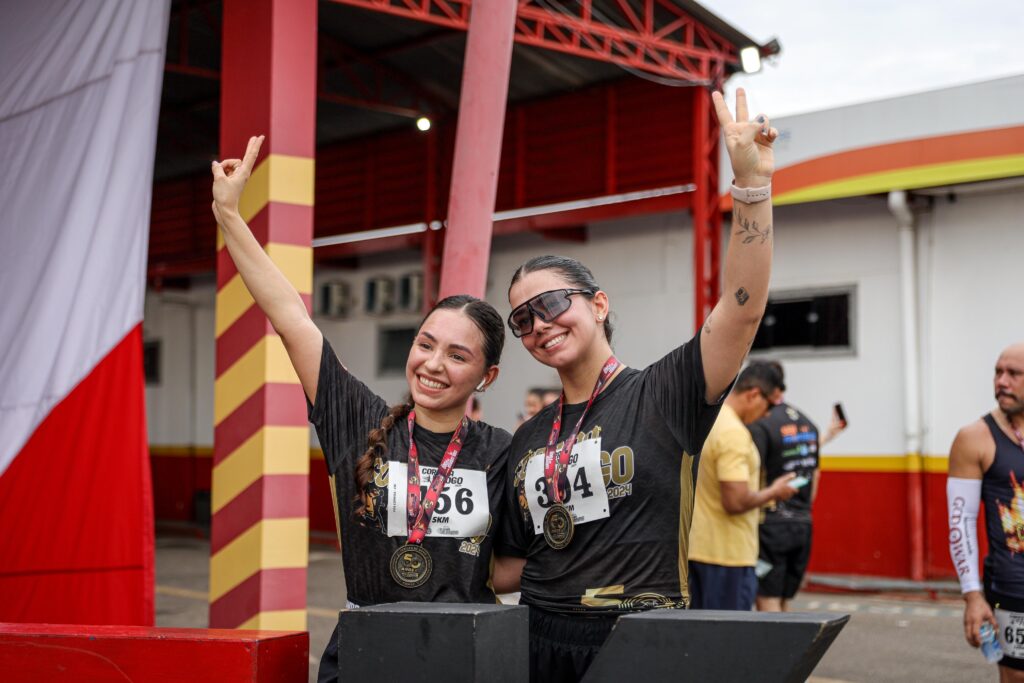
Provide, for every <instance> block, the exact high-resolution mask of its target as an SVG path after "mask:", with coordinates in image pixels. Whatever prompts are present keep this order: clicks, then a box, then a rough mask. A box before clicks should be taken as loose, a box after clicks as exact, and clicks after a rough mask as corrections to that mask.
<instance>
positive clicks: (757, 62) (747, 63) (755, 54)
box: [740, 45, 761, 74]
mask: <svg viewBox="0 0 1024 683" xmlns="http://www.w3.org/2000/svg"><path fill="white" fill-rule="evenodd" d="M740 63H741V64H742V65H743V72H744V73H748V74H753V73H757V72H758V71H760V70H761V50H760V49H759V48H758V47H757V46H756V45H751V46H750V47H745V48H743V49H742V50H740Z"/></svg>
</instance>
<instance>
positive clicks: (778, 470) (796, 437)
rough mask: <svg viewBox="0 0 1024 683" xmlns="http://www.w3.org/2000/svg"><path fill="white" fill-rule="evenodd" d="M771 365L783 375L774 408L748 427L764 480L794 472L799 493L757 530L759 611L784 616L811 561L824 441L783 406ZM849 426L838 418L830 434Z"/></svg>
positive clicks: (774, 507) (776, 506)
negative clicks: (778, 384) (813, 508)
mask: <svg viewBox="0 0 1024 683" xmlns="http://www.w3.org/2000/svg"><path fill="white" fill-rule="evenodd" d="M769 365H771V366H772V367H773V368H774V369H775V370H776V372H777V373H778V376H779V383H780V386H779V390H778V392H777V394H775V395H773V396H772V400H773V403H775V405H774V406H773V407H772V408H771V410H769V411H768V414H767V415H765V416H764V417H762V418H761V419H759V420H757V421H755V422H753V423H751V424H750V425H749V429H750V434H751V436H752V437H753V440H754V445H756V446H757V450H758V453H759V454H760V456H761V469H762V472H764V476H763V477H762V478H763V479H764V480H766V481H767V480H774V479H775V478H777V477H780V476H782V475H785V474H793V475H795V477H796V478H795V479H794V480H793V481H792V484H793V485H794V486H796V487H797V492H796V494H795V495H794V496H793V497H792V498H790V499H789V500H785V501H780V502H778V503H773V504H770V505H768V507H767V508H765V511H764V518H763V520H762V522H761V526H760V528H759V529H758V536H759V540H760V546H759V551H758V563H757V568H756V573H757V578H758V587H757V609H759V610H761V611H763V612H780V611H781V612H784V611H787V608H788V603H789V601H790V600H792V599H793V597H794V596H795V595H796V593H797V591H798V590H799V589H800V586H801V584H802V582H803V578H804V574H805V573H806V571H807V562H808V561H809V560H810V557H811V504H812V503H813V502H814V498H815V496H816V495H817V493H818V481H819V478H820V475H821V470H820V469H819V466H818V465H819V461H818V457H819V449H820V446H821V445H822V444H823V443H824V440H819V437H818V428H817V427H816V426H815V425H814V423H813V422H811V421H810V419H808V418H807V416H806V415H804V414H803V413H801V412H800V411H799V410H797V409H796V408H794V407H793V406H791V405H788V404H786V403H785V402H784V401H785V396H784V393H785V391H786V383H785V373H784V371H783V369H782V364H781V363H778V362H775V361H770V362H769ZM845 428H846V423H845V421H840V420H839V417H838V415H836V414H833V420H832V424H831V425H830V428H829V432H830V435H831V436H832V437H834V436H835V435H837V434H838V433H839V432H841V431H842V430H843V429H845Z"/></svg>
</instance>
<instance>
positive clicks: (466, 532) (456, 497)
mask: <svg viewBox="0 0 1024 683" xmlns="http://www.w3.org/2000/svg"><path fill="white" fill-rule="evenodd" d="M436 472H437V468H436V467H425V466H423V465H420V482H421V484H420V490H421V491H422V495H423V496H424V497H425V496H426V491H427V486H428V485H429V484H430V482H431V480H432V479H433V478H434V474H435V473H436ZM408 486H409V466H408V463H404V462H398V461H397V460H391V461H390V462H388V536H402V537H406V536H408V535H409V517H408V515H407V514H406V502H407V500H408V497H407V494H408ZM490 514H491V513H490V505H488V501H487V473H486V472H481V471H480V470H464V469H458V468H456V469H454V470H452V474H451V476H450V477H449V478H448V483H447V484H446V485H445V487H444V489H442V490H441V495H440V496H438V497H437V507H436V508H434V514H433V515H431V518H430V526H429V527H428V528H427V535H428V536H443V537H447V538H470V537H472V536H482V535H483V534H486V533H487V523H488V520H489V519H490Z"/></svg>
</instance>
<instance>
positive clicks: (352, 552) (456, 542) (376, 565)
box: [308, 338, 511, 606]
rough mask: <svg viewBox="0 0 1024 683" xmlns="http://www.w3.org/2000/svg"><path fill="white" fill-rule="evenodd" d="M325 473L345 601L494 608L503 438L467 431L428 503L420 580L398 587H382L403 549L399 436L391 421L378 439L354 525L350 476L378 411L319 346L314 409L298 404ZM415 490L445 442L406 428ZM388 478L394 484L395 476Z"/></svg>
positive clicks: (403, 459)
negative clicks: (416, 463)
mask: <svg viewBox="0 0 1024 683" xmlns="http://www.w3.org/2000/svg"><path fill="white" fill-rule="evenodd" d="M308 410H309V421H310V422H312V423H313V425H314V427H315V428H316V432H317V436H318V437H319V438H320V445H321V447H322V448H323V451H324V459H325V460H326V462H327V469H328V472H329V473H330V474H331V475H332V477H333V485H334V486H335V495H336V498H337V506H338V519H339V522H340V525H341V545H342V549H341V550H342V562H343V564H344V567H345V584H346V587H347V589H348V599H349V601H351V602H353V603H355V604H357V605H360V606H365V605H374V604H379V603H385V602H399V601H415V602H483V603H488V602H490V603H493V602H494V601H495V597H494V591H493V590H492V589H491V587H490V585H489V582H490V575H491V556H492V546H493V539H494V532H495V524H494V523H493V520H495V519H497V518H498V516H499V514H500V513H501V511H502V510H503V509H508V507H509V504H508V503H507V502H506V499H507V498H509V497H510V495H509V494H507V493H505V489H504V488H503V485H504V471H505V469H506V467H505V458H506V457H507V447H508V444H509V441H510V439H511V435H509V433H508V432H506V431H505V430H503V429H497V428H495V427H492V426H490V425H487V424H484V423H482V422H470V425H469V433H468V434H467V436H466V439H465V441H464V442H463V447H462V450H461V452H460V453H459V457H458V461H457V462H456V464H455V469H454V470H453V471H452V475H451V477H450V478H449V481H448V485H447V486H446V487H445V489H444V490H443V491H442V493H441V495H440V496H439V497H438V502H437V507H436V508H435V510H434V514H433V516H432V517H431V520H432V521H431V524H430V529H429V532H428V536H427V537H426V538H425V539H424V540H423V548H424V549H426V550H427V551H428V552H429V553H430V557H431V560H432V562H433V569H432V572H431V574H430V578H429V579H428V580H427V582H426V583H425V584H423V585H422V586H420V587H418V588H413V589H409V588H403V587H402V586H399V585H398V584H397V583H396V582H395V581H394V580H393V579H392V578H391V573H390V569H389V563H390V560H391V555H392V553H394V551H395V550H396V549H398V548H399V547H401V546H402V545H404V544H405V542H406V538H407V536H406V534H405V528H406V517H405V514H404V512H405V507H404V506H405V497H406V493H407V491H406V486H407V484H406V481H407V477H406V476H405V475H406V472H407V469H406V468H407V466H408V461H409V429H408V425H407V423H406V421H405V420H396V421H395V424H394V426H393V427H392V428H391V429H390V430H389V431H388V435H387V456H386V458H379V459H377V460H376V461H375V462H374V468H373V477H372V481H371V483H370V487H369V502H368V505H367V512H366V515H364V516H363V517H362V518H360V519H357V518H356V516H355V507H356V505H355V502H354V500H355V497H356V485H355V481H354V479H353V469H354V467H355V464H356V462H357V461H358V460H359V458H360V457H361V456H362V454H363V452H364V451H365V450H366V447H367V438H368V435H369V432H370V430H372V429H376V428H378V427H379V426H380V422H381V419H382V418H383V417H384V416H385V415H387V413H388V405H387V403H386V402H385V401H384V399H382V398H381V397H379V396H377V395H376V394H374V393H373V392H372V391H370V389H369V388H368V387H366V385H364V384H363V383H362V382H360V381H359V380H357V379H356V378H355V377H353V376H352V374H351V373H349V372H348V370H346V369H345V367H344V366H343V365H342V364H341V362H340V361H339V360H338V357H337V356H336V355H335V353H334V350H333V349H332V348H331V345H330V344H329V343H328V341H327V339H326V338H324V345H323V352H322V355H321V359H320V375H319V380H318V384H317V395H316V403H315V405H308ZM413 435H414V438H415V439H416V447H417V450H418V452H419V460H420V470H421V483H422V487H423V488H425V487H426V486H427V485H428V484H429V483H430V481H431V479H432V478H433V473H434V472H435V471H436V469H437V466H438V465H439V464H440V462H441V457H442V456H443V455H444V451H445V449H446V448H447V447H448V444H449V442H450V441H451V437H452V435H451V433H448V434H437V433H434V432H431V431H428V430H426V429H423V428H422V427H419V426H418V425H417V426H415V427H414V429H413ZM398 472H400V474H398V476H396V474H397V473H398Z"/></svg>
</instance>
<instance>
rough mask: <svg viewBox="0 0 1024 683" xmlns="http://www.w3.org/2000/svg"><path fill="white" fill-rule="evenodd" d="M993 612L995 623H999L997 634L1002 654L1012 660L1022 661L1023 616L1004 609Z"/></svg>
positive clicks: (1023, 654)
mask: <svg viewBox="0 0 1024 683" xmlns="http://www.w3.org/2000/svg"><path fill="white" fill-rule="evenodd" d="M994 611H995V616H996V622H998V623H999V629H998V631H997V633H998V634H999V636H998V637H999V644H1000V645H1002V646H1003V652H1005V653H1006V654H1007V656H1009V657H1013V658H1014V659H1024V614H1021V613H1020V612H1008V611H1006V610H1004V609H997V610H994Z"/></svg>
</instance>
